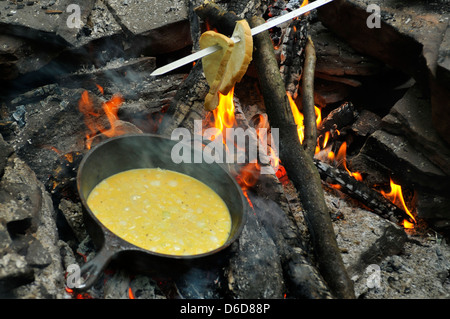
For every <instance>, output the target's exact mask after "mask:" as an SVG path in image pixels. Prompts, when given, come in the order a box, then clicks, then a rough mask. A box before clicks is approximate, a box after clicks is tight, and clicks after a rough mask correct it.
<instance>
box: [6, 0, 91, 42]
mask: <svg viewBox="0 0 450 319" xmlns="http://www.w3.org/2000/svg"><path fill="white" fill-rule="evenodd" d="M72 3H73V1H71V0H60V1H58V2H56V3H55V4H54V5H53V6H51V8H48V7H44V8H42V7H41V6H39V5H33V6H24V7H23V8H21V9H20V10H17V8H16V6H14V5H11V4H10V3H9V2H3V3H1V4H0V9H1V10H0V11H1V12H6V13H7V14H2V15H0V26H1V28H2V30H3V32H4V33H9V34H13V35H14V36H20V37H24V38H29V39H33V40H36V39H39V40H42V41H44V42H48V43H52V44H57V45H63V46H71V45H73V44H74V43H75V42H76V40H77V35H78V33H79V31H80V29H79V28H73V27H70V26H69V25H68V24H67V21H68V19H69V18H70V16H71V15H72V14H73V11H67V10H68V7H69V5H70V4H72ZM94 4H95V0H82V1H78V2H77V5H78V6H79V8H80V11H81V12H80V18H81V21H80V22H81V24H82V25H85V23H86V20H87V17H88V15H89V14H90V12H91V10H92V7H93V6H94Z"/></svg>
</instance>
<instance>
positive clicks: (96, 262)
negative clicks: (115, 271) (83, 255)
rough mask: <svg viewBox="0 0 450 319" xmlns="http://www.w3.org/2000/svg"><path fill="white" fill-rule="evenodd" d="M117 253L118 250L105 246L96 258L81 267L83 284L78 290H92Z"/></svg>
mask: <svg viewBox="0 0 450 319" xmlns="http://www.w3.org/2000/svg"><path fill="white" fill-rule="evenodd" d="M116 252H117V250H114V249H111V248H109V247H108V246H107V245H105V246H103V247H102V248H101V249H100V251H99V252H98V253H97V255H95V257H94V258H92V259H91V260H89V261H88V262H87V263H85V264H84V265H83V266H81V269H80V277H81V283H80V284H79V285H77V287H76V290H80V291H85V290H87V289H89V288H91V287H92V286H93V285H94V283H95V282H96V281H97V279H98V277H99V276H100V274H101V273H102V271H103V270H104V269H105V267H106V266H107V265H108V263H109V262H110V260H111V259H112V257H113V256H114V255H115V254H116Z"/></svg>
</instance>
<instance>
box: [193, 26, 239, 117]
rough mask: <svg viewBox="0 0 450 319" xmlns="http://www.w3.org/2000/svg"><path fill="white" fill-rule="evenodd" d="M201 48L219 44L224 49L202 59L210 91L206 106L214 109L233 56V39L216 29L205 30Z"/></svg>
mask: <svg viewBox="0 0 450 319" xmlns="http://www.w3.org/2000/svg"><path fill="white" fill-rule="evenodd" d="M199 44H200V48H201V49H204V48H207V47H210V46H213V45H219V46H220V47H222V50H219V51H216V52H214V53H212V54H210V55H208V56H206V57H204V58H203V59H202V64H203V73H204V74H205V78H206V81H207V82H208V84H209V92H208V94H207V96H206V98H205V108H206V109H208V110H213V109H215V108H216V107H217V105H218V104H219V93H218V91H219V86H220V84H221V83H222V74H223V73H224V72H225V69H226V66H227V64H228V61H229V59H230V57H231V52H232V48H233V46H234V42H233V40H231V39H230V38H228V37H227V36H225V35H223V34H221V33H217V32H214V31H206V32H204V33H203V34H202V35H201V37H200V40H199Z"/></svg>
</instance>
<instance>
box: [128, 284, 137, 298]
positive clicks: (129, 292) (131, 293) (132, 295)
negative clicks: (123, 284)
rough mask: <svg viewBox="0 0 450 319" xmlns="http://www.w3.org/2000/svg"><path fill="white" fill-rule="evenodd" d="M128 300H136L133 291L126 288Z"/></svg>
mask: <svg viewBox="0 0 450 319" xmlns="http://www.w3.org/2000/svg"><path fill="white" fill-rule="evenodd" d="M128 298H129V299H136V298H135V297H134V294H133V290H132V289H131V287H128Z"/></svg>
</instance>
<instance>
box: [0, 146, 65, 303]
mask: <svg viewBox="0 0 450 319" xmlns="http://www.w3.org/2000/svg"><path fill="white" fill-rule="evenodd" d="M0 189H1V190H2V194H1V196H2V197H3V198H2V201H1V205H0V221H1V224H0V238H2V241H1V243H2V244H1V250H0V252H1V254H0V255H1V258H0V283H1V284H0V286H1V288H0V294H1V295H3V294H5V295H6V296H8V297H15V298H57V297H60V296H61V293H62V288H63V284H62V282H63V280H64V276H63V271H62V269H61V263H62V261H61V255H60V253H59V248H58V245H57V241H58V231H57V227H56V224H55V213H54V210H53V203H52V201H51V199H50V197H49V195H48V194H47V193H46V191H45V188H44V186H43V184H42V183H40V182H39V181H38V179H37V178H36V175H35V174H34V173H33V171H32V170H31V169H30V167H28V165H26V164H25V162H23V161H22V160H20V159H19V158H18V157H17V155H16V154H13V155H11V156H10V157H9V158H8V161H7V165H6V167H5V172H4V174H3V176H2V180H1V182H0ZM49 274H50V276H49Z"/></svg>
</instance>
